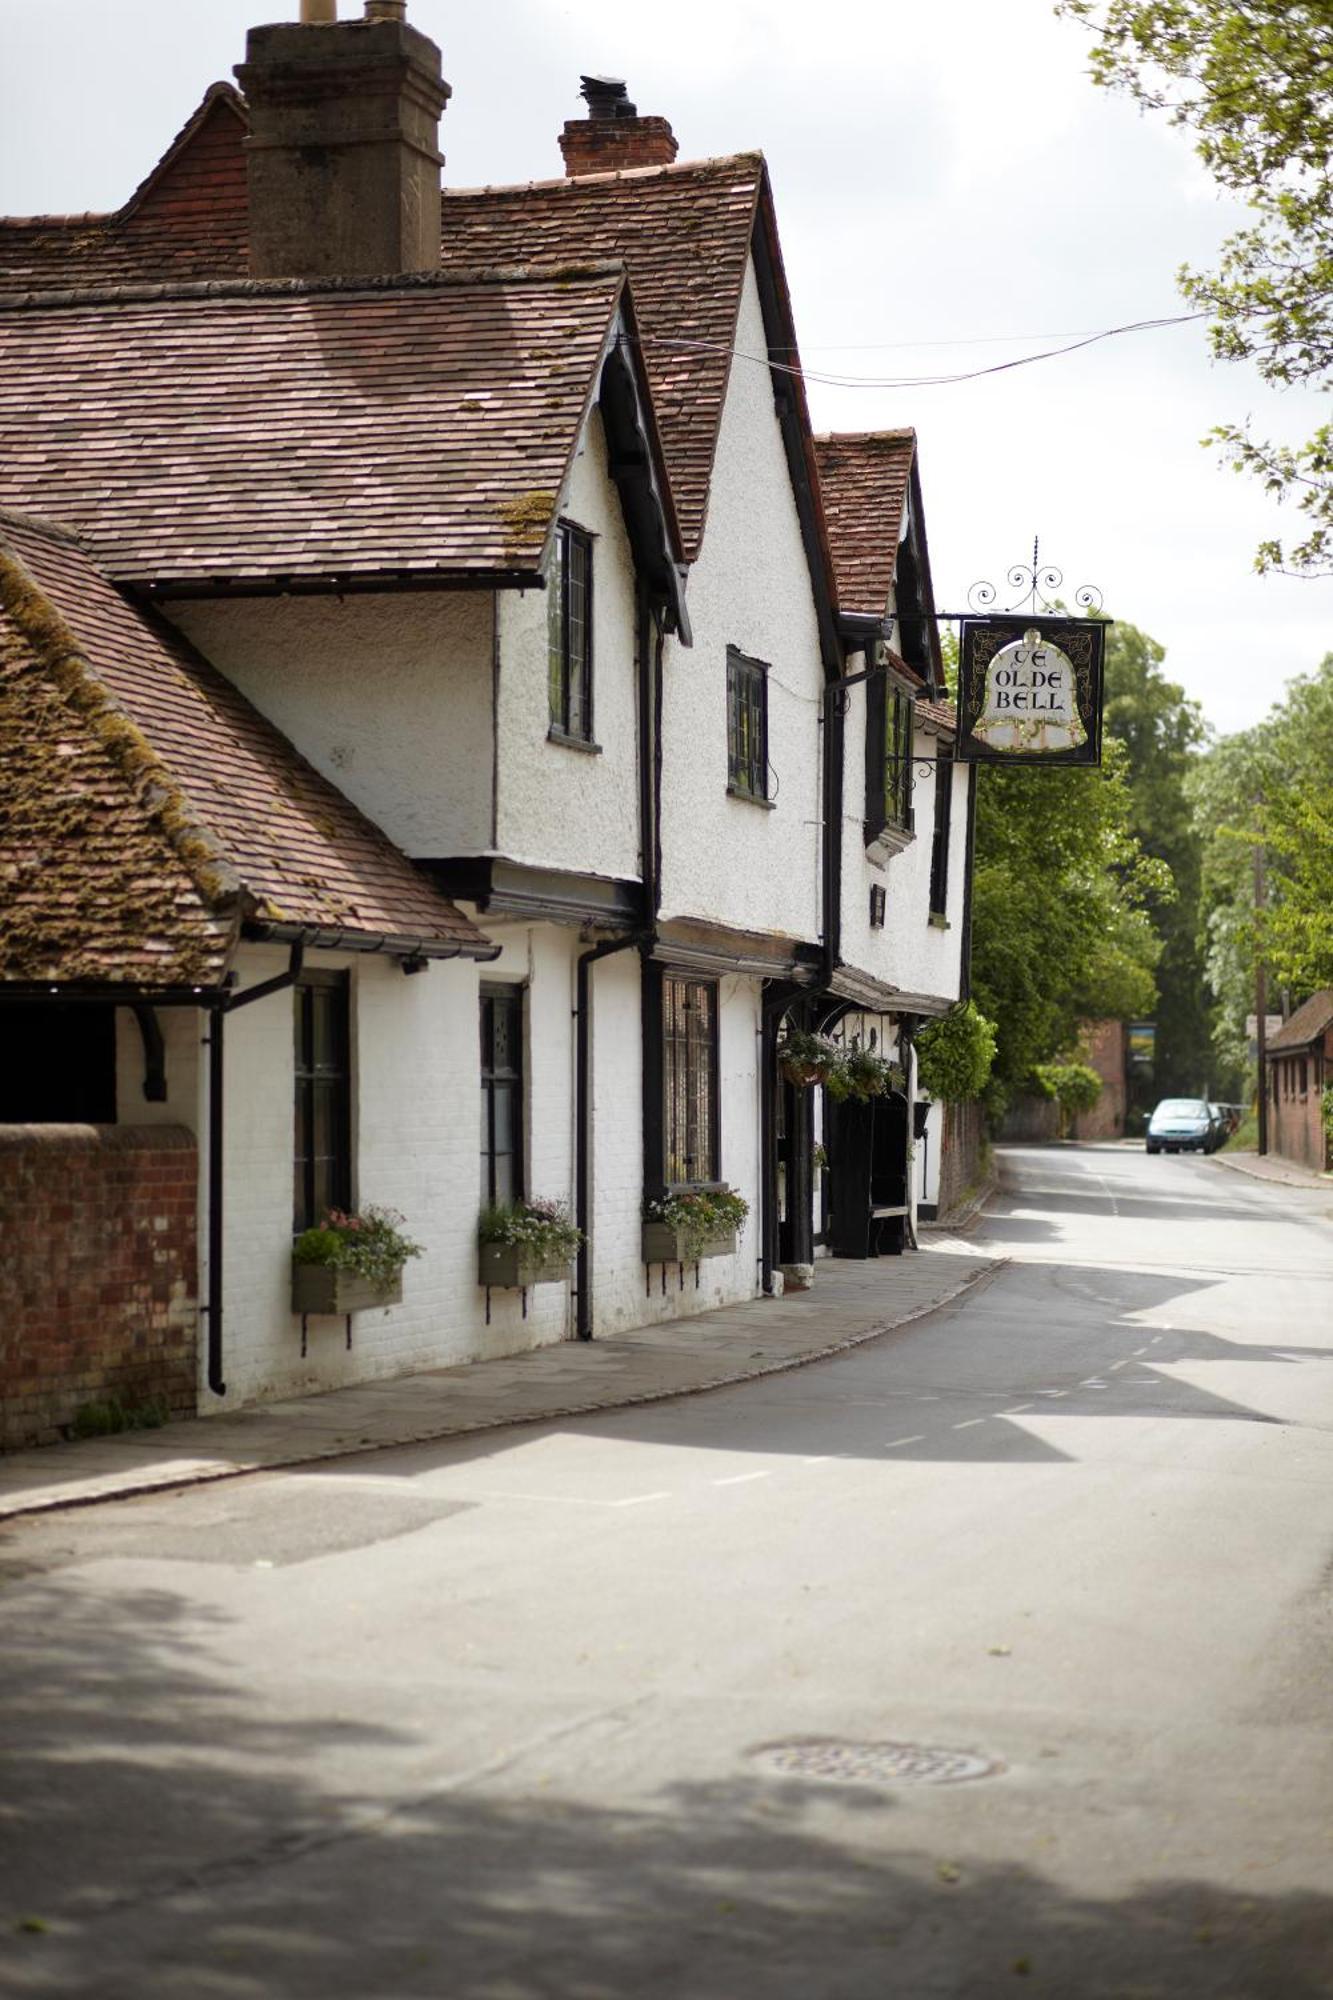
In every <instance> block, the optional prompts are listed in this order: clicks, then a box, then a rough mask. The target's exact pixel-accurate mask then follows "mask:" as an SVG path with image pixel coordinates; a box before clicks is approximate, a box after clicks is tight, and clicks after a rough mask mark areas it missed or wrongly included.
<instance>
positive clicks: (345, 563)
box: [0, 265, 624, 587]
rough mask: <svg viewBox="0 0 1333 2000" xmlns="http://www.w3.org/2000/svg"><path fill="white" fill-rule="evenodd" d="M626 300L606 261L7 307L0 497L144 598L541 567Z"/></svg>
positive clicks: (520, 573) (0, 395) (1, 335)
mask: <svg viewBox="0 0 1333 2000" xmlns="http://www.w3.org/2000/svg"><path fill="white" fill-rule="evenodd" d="M623 286H624V274H623V272H622V271H621V270H620V269H619V268H618V267H607V266H604V265H603V266H598V267H595V268H592V269H590V268H589V267H587V266H584V267H582V268H578V269H564V270H560V271H551V270H544V271H542V272H540V273H534V272H531V271H526V272H522V273H503V274H499V275H494V276H492V275H491V274H484V275H478V274H471V275H469V276H466V277H464V276H461V275H460V276H458V277H455V278H449V279H444V280H441V279H433V280H425V281H423V280H419V279H409V280H399V281H394V282H391V283H374V282H372V283H370V284H364V283H357V284H347V283H343V284H333V285H318V286H313V285H299V284H276V285H275V284H267V283H265V284H257V283H246V284H238V285H229V284H223V285H214V284H205V285H196V286H188V287H183V288H180V289H177V290H172V289H170V288H165V287H144V288H129V289H127V290H123V291H116V292H112V293H104V294H91V295H78V294H76V295H73V296H61V297H57V298H52V297H46V298H43V299H41V300H37V301H32V302H14V301H9V302H0V462H2V463H3V465H4V478H5V493H4V498H5V499H6V501H7V502H10V503H12V504H15V505H18V506H20V507H28V508H34V509H35V508H40V509H41V510H42V511H44V512H47V513H54V514H56V515H58V516H59V517H61V518H64V519H68V520H69V521H71V522H72V523H73V524H74V525H76V526H77V527H79V528H80V530H81V531H82V532H84V533H85V534H86V535H87V536H88V538H89V539H90V542H91V543H92V545H93V547H94V549H95V550H96V553H97V555H98V557H99V559H100V560H101V561H102V562H103V564H104V566H105V567H106V568H107V569H108V571H109V572H110V573H111V574H112V575H114V576H116V577H117V578H118V579H120V580H122V581H125V582H134V583H136V584H139V585H145V586H151V585H162V586H175V587H181V586H183V585H189V584H197V585H199V586H202V587H211V586H212V585H214V584H222V585H225V584H228V583H230V584H232V585H236V584H238V583H241V582H245V581H256V582H262V581H264V580H273V579H287V578H291V579H293V580H298V581H299V580H300V579H303V578H307V579H313V578H323V577H329V576H340V577H345V578H347V579H349V580H352V581H355V580H356V579H358V578H363V577H370V576H378V575H382V574H383V573H385V572H386V571H387V572H391V573H393V574H394V575H395V576H399V577H412V576H420V577H422V578H430V579H435V578H440V577H443V576H449V577H466V576H468V575H474V576H477V577H479V578H480V577H485V576H508V577H526V576H530V575H533V574H535V573H536V572H537V570H538V569H539V567H540V563H541V557H542V551H543V547H544V544H545V542H546V539H547V536H548V533H549V530H550V527H551V523H552V519H553V517H554V512H555V506H556V498H557V494H558V492H559V489H560V486H561V483H562V481H563V477H564V473H565V469H566V466H567V464H568V461H569V457H570V454H571V452H572V450H573V447H574V442H575V440H576V438H577V435H578V430H579V427H580V425H581V422H582V419H583V416H584V414H585V412H586V409H587V405H588V399H589V396H590V394H591V388H592V384H593V381H594V379H595V371H596V367H597V363H598V361H599V360H600V358H601V355H602V352H603V350H604V346H605V342H606V338H607V334H608V330H609V328H610V326H611V324H612V321H613V318H614V315H615V313H616V311H617V309H618V306H619V302H620V297H621V293H622V290H623ZM433 439H434V440H438V443H437V444H436V446H435V448H434V449H432V448H431V441H432V440H433Z"/></svg>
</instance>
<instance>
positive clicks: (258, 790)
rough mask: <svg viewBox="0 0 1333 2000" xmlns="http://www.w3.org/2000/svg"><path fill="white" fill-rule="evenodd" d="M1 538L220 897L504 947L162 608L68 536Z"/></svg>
mask: <svg viewBox="0 0 1333 2000" xmlns="http://www.w3.org/2000/svg"><path fill="white" fill-rule="evenodd" d="M0 537H2V538H3V540H4V541H5V542H7V543H8V544H9V546H10V547H11V548H12V549H14V550H15V552H16V553H17V554H18V555H19V556H20V557H21V559H22V561H23V563H24V566H25V569H26V571H27V573H28V574H29V575H30V576H31V577H32V579H33V581H34V583H35V585H36V587H37V588H38V589H39V590H40V591H41V592H42V593H43V594H44V596H45V597H46V598H47V599H48V600H49V601H53V602H54V603H55V604H56V605H58V607H59V611H60V614H61V616H62V618H63V620H64V622H65V625H66V626H67V628H68V629H69V631H70V632H71V633H72V635H73V637H74V639H75V641H76V643H77V646H78V648H79V653H80V657H81V661H82V662H84V663H86V667H85V671H86V672H87V673H88V674H89V676H90V677H91V678H93V679H95V682H96V684H97V687H98V689H99V691H100V693H101V696H102V698H103V699H104V700H105V701H106V703H107V704H108V706H113V707H114V708H115V709H116V710H117V711H118V712H119V713H120V714H121V715H122V716H124V717H125V718H126V719H127V721H128V723H129V724H130V725H131V726H132V728H133V729H134V730H135V731H136V732H137V733H139V734H140V735H141V738H142V740H143V741H144V744H145V746H146V748H147V750H148V752H149V754H150V755H151V757H152V758H153V760H154V763H155V765H156V767H157V768H158V769H159V770H160V772H161V774H162V776H161V779H160V781H159V788H160V789H164V790H169V791H170V794H171V795H172V796H173V797H175V798H176V799H177V800H178V801H179V806H178V812H179V816H180V820H181V823H182V824H185V823H188V825H189V827H190V828H191V830H192V844H191V846H190V847H189V849H188V858H189V859H190V860H191V863H192V865H193V866H194V868H195V872H196V877H197V879H198V881H199V883H200V886H201V892H202V893H203V894H204V895H205V897H206V898H209V899H211V898H214V897H216V896H217V895H219V894H223V895H225V894H228V893H230V895H231V898H232V900H236V893H237V891H239V892H240V901H241V902H242V903H243V905H244V914H245V915H246V916H247V917H259V918H261V919H264V920H267V921H268V922H270V923H273V924H281V925H284V926H296V927H299V928H303V929H306V930H308V931H311V932H319V933H321V934H326V935H327V934H334V933H341V934H343V935H345V936H346V937H347V938H348V939H349V942H350V941H355V940H356V939H358V938H361V939H366V940H369V941H372V942H374V941H378V940H380V939H383V938H386V937H389V938H395V939H398V938H404V939H408V940H410V941H412V942H414V943H417V944H419V945H420V946H421V947H422V948H423V949H427V950H431V949H433V950H436V951H440V952H443V953H446V954H449V953H453V952H457V953H460V954H463V955H466V956H471V957H483V958H484V957H490V956H493V947H492V946H491V945H490V944H489V943H488V941H487V940H486V938H485V937H484V936H483V935H482V933H481V932H480V931H478V930H477V929H476V927H475V925H473V924H471V923H470V922H469V921H468V920H467V918H465V917H464V916H463V914H462V912H461V911H460V910H458V909H457V908H456V906H455V905H454V904H452V903H451V902H449V901H448V900H447V898H445V897H443V896H441V895H440V894H439V893H438V891H436V890H435V889H434V888H433V887H432V885H431V884H430V883H429V882H428V881H427V880H426V879H425V878H424V877H423V876H422V875H421V874H420V873H419V872H418V871H417V870H416V869H415V868H414V867H413V865H412V863H411V862H410V861H408V860H407V858H406V857H405V856H404V855H403V854H401V853H400V852H399V850H398V849H397V848H396V847H394V846H393V844H392V842H390V841H389V839H388V838H387V836H386V835H385V834H384V833H383V832H382V831H381V830H380V829H379V828H378V827H376V826H374V825H373V824H372V823H371V822H370V821H369V820H367V819H366V818H365V817H364V816H363V815H362V814H361V813H360V812H358V811H357V809H356V808H355V807H354V806H353V805H352V804H351V803H350V801H349V800H347V799H346V798H344V797H343V795H342V794H341V793H340V792H339V791H337V790H336V788H335V787H334V786H333V785H331V784H329V783H328V781H327V780H326V779H324V778H322V777H321V776H320V775H319V774H318V773H317V772H316V771H315V770H313V769H312V767H311V766H310V765H308V764H307V763H306V762H305V760H304V759H303V758H302V757H301V756H300V754H299V752H297V751H296V750H295V749H294V748H293V746H292V745H291V744H290V743H289V742H288V741H287V739H286V738H285V737H283V736H282V735H281V734H280V733H279V731H278V730H277V729H275V728H274V726H273V725H272V724H271V723H270V722H268V720H267V719H266V718H265V717H263V716H261V715H260V714H259V712H258V711H257V710H256V709H254V708H253V707H252V706H251V705H250V703H249V702H248V701H246V699H245V697H244V696H243V695H242V694H241V693H240V692H239V690H238V689H236V688H235V687H233V686H232V684H231V683H230V682H229V681H227V680H226V679H225V678H224V677H223V676H222V675H221V674H219V673H218V672H217V671H216V670H215V669H214V668H212V667H211V666H209V664H208V663H207V662H206V661H205V660H203V659H202V658H201V657H200V655H198V654H197V653H196V652H194V650H193V649H192V648H191V647H189V646H188V645H187V643H186V642H185V641H184V640H183V639H182V638H181V637H180V635H179V634H178V633H176V632H175V631H174V629H173V628H172V627H170V626H169V625H167V624H166V622H165V621H164V620H161V619H160V618H158V617H157V616H156V614H154V613H151V612H144V611H142V610H140V609H138V608H136V607H135V606H134V605H132V604H131V603H129V602H128V600H127V599H126V598H124V597H123V596H122V595H121V594H120V592H118V591H117V590H115V589H114V588H113V586H112V585H111V584H110V583H108V582H107V580H106V579H105V578H104V577H103V576H101V575H100V573H99V572H98V570H97V569H96V568H95V566H94V565H93V564H92V563H91V562H90V561H89V559H88V558H87V556H86V555H85V554H84V553H83V552H82V551H81V550H80V549H79V548H78V547H77V545H76V544H75V543H74V542H73V541H72V540H70V539H69V538H67V537H63V536H60V535H58V534H53V533H51V532H50V531H49V529H45V528H41V527H38V526H36V525H35V524H31V523H17V522H15V521H14V520H13V519H12V518H11V519H10V520H9V521H8V522H7V523H6V521H5V519H4V517H3V516H0Z"/></svg>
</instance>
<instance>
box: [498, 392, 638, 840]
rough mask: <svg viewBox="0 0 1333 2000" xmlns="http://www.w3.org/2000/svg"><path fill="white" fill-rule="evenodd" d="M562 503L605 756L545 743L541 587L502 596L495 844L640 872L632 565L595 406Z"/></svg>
mask: <svg viewBox="0 0 1333 2000" xmlns="http://www.w3.org/2000/svg"><path fill="white" fill-rule="evenodd" d="M560 511H561V514H562V516H563V518H564V519H566V520H569V521H573V522H574V523H576V524H577V526H579V527H581V528H586V529H587V530H588V531H589V532H590V534H591V535H592V536H593V537H594V540H593V552H592V567H593V689H592V713H593V733H594V737H595V740H596V742H597V744H598V745H599V748H600V754H591V753H589V752H588V751H585V750H580V749H577V748H575V747H574V746H572V745H570V744H567V743H558V742H552V741H550V740H548V736H547V731H548V728H549V726H550V695H549V691H548V682H547V605H548V599H547V594H546V592H545V591H544V590H528V591H522V592H519V591H505V592H503V593H501V595H500V597H499V598H498V604H499V617H500V694H499V717H500V750H501V754H500V765H499V796H498V805H497V820H496V824H497V837H496V847H497V848H498V850H499V852H500V853H501V854H504V855H506V856H508V857H509V859H511V860H514V861H525V862H531V863H533V864H535V865H536V866H538V867H542V868H565V869H571V870H574V871H577V872H578V873H580V874H593V875H611V876H618V877H621V878H623V879H637V877H638V874H639V790H638V689H637V684H636V671H635V657H634V653H635V632H634V624H635V618H634V561H633V556H632V553H631V550H630V545H629V539H628V537H627V535H626V533H625V523H624V516H623V515H622V513H621V508H620V499H619V495H618V494H617V492H616V490H615V487H614V486H613V484H612V483H611V479H610V475H609V474H608V472H607V469H606V441H605V435H604V432H603V428H602V419H601V415H600V413H599V412H598V411H597V410H596V409H595V408H594V410H593V411H592V413H591V415H590V416H589V419H588V422H587V425H586V426H585V430H584V435H583V438H582V440H581V443H580V447H579V452H578V456H577V457H576V458H575V460H574V463H573V466H572V467H571V470H570V476H569V480H568V483H567V485H566V488H565V492H564V494H563V495H562V497H561V508H560Z"/></svg>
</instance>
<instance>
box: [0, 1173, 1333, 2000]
mask: <svg viewBox="0 0 1333 2000" xmlns="http://www.w3.org/2000/svg"><path fill="white" fill-rule="evenodd" d="M1004 1173H1005V1190H1004V1193H1003V1195H1002V1197H1001V1199H1000V1200H999V1201H998V1202H997V1203H996V1204H995V1205H994V1207H993V1208H992V1211H991V1212H990V1214H989V1216H988V1218H987V1219H986V1221H985V1223H984V1225H983V1226H982V1229H981V1231H980V1232H979V1240H981V1241H983V1242H985V1243H986V1244H988V1245H989V1246H991V1247H993V1248H995V1249H997V1250H999V1251H1003V1252H1004V1253H1006V1254H1007V1255H1009V1256H1010V1258H1011V1259H1012V1262H1011V1263H1010V1264H1009V1265H1008V1266H1006V1267H1005V1268H1004V1269H1003V1270H1002V1271H1001V1272H1000V1273H999V1274H998V1275H997V1276H996V1277H995V1278H994V1279H992V1280H990V1281H989V1282H987V1283H986V1284H984V1285H982V1286H980V1287H979V1288H977V1290H975V1291H974V1292H973V1293H972V1294H971V1295H969V1297H968V1299H967V1300H966V1301H965V1302H964V1303H961V1304H960V1305H958V1306H956V1307H952V1308H945V1309H944V1310H942V1311H941V1312H939V1313H937V1314H935V1315H933V1316H931V1317H930V1318H928V1319H925V1320H922V1321H919V1322H917V1323H915V1324H913V1325H911V1326H908V1327H905V1328H902V1329H900V1330H899V1331H898V1332H896V1333H893V1334H890V1335H887V1336H885V1337H884V1338H883V1339H882V1340H880V1341H876V1342H873V1343H871V1344H870V1345H868V1346H867V1347H863V1348H860V1349H858V1350H856V1351H855V1352H853V1353H851V1354H849V1355H847V1356H845V1357H843V1358H841V1359H838V1360H835V1361H830V1362H824V1363H820V1364H817V1365H815V1366H812V1367H810V1368H807V1369H803V1370H799V1371H797V1372H795V1373H793V1374H788V1375H782V1376H776V1377H771V1378H768V1379H766V1380H763V1381H760V1382H756V1383H752V1384H748V1385H745V1386H742V1387H739V1388H735V1389H730V1390H724V1391H720V1392H715V1393H713V1394H709V1395H704V1396H699V1397H694V1398H690V1399H688V1400H684V1401H681V1402H677V1403H672V1404H665V1405H658V1406H655V1407H651V1408H646V1409H638V1410H628V1411H623V1412H619V1413H614V1414H611V1415H606V1416H601V1417H594V1418H588V1419H584V1420H579V1421H576V1422H573V1423H563V1424H560V1425H553V1426H551V1427H549V1428H547V1429H524V1430H519V1431H513V1432H498V1433H490V1434H487V1435H485V1436H483V1437H479V1438H474V1439H472V1440H470V1441H466V1440H464V1441H459V1442H456V1443H453V1444H441V1445H437V1446H432V1447H413V1448H411V1449H408V1450H396V1451H390V1452H384V1453H382V1454H379V1455H377V1456H371V1457H358V1458H356V1459H353V1460H348V1461H346V1462H343V1463H339V1464H332V1465H321V1466H319V1467H316V1468H311V1469H309V1470H307V1471H303V1472H298V1473H273V1474H263V1475H258V1476H255V1477H253V1478H248V1479H242V1480H237V1481H232V1482H228V1483H227V1484H225V1485H223V1486H215V1487H211V1488H203V1489H195V1490H192V1491H188V1492H184V1493H177V1494H172V1495H169V1496H158V1497H152V1498H148V1499H143V1500H138V1501H127V1502H122V1503H119V1504H111V1505H106V1506H102V1507H97V1508H92V1509H87V1510H82V1511H79V1512H72V1513H65V1514H61V1515H56V1516H47V1517H35V1518H33V1519H31V1520H28V1521H20V1522H18V1523H16V1524H15V1525H14V1527H13V1528H12V1529H10V1530H9V1531H8V1532H7V1533H5V1534H4V1535H3V1537H0V1689H3V1695H2V1696H0V1700H2V1702H3V1710H4V1744H3V1748H4V1770H3V1776H2V1777H0V1992H4V1993H6V1994H8V1993H14V1994H23V1995H28V1994H40V1995H60V1996H62V2000H64V1996H71V2000H72V1996H83V1995H89V1996H92V1995H96V1996H98V2000H201V1997H202V1996H207V2000H214V1996H216V2000H288V1996H301V2000H304V1997H305V1996H312V2000H315V1996H318V2000H344V1996H346V2000H427V1996H429V2000H537V1997H538V1996H541V2000H546V1996H550V2000H621V1996H626V1995H629V1996H634V2000H640V1996H642V2000H667V1997H668V1996H670V2000H678V1996H679V1997H680V2000H684V1996H688V2000H748V1996H750V1995H755V1996H762V2000H770V1996H771V2000H797V1996H800V2000H811V1996H814V2000H825V1996H830V2000H844V1996H845V2000H863V1996H864V2000H871V1997H872V1996H873V2000H897V1996H903V2000H918V1996H923V1997H924V1996H934V1995H956V1996H966V2000H978V1997H979V2000H988V1996H990V1995H992V1994H997V1995H998V1994H1010V1993H1012V1994H1023V1993H1028V1992H1030V1993H1033V1994H1045V1995H1069V1996H1079V1997H1080V2000H1082V1996H1094V1997H1095V2000H1150V1996H1162V2000H1166V1996H1171V2000H1181V1996H1186V2000H1193V1996H1208V1997H1209V2000H1211V1996H1223V1995H1226V1996H1237V2000H1241V1997H1242V1996H1243V2000H1256V1996H1258V1997H1259V2000H1268V1996H1272V2000H1309V1996H1315V1995H1333V1753H1331V1751H1330V1744H1331V1742H1333V1737H1331V1735H1330V1723H1333V1679H1331V1678H1330V1674H1331V1669H1333V1566H1331V1564H1330V1558H1331V1556H1333V1215H1331V1211H1333V1198H1331V1197H1330V1196H1329V1195H1326V1194H1323V1193H1309V1194H1307V1193H1304V1192H1301V1191H1296V1190H1291V1189H1287V1188H1276V1187H1271V1186H1268V1185H1265V1184H1259V1183H1256V1182H1253V1181H1251V1180H1247V1179H1245V1178H1243V1177H1242V1176H1240V1175H1238V1174H1234V1173H1229V1172H1227V1171H1226V1170H1225V1169H1224V1168H1223V1167H1221V1166H1219V1165H1216V1164H1214V1163H1212V1162H1210V1161H1204V1160H1198V1159H1192V1158H1174V1157H1172V1158H1165V1157H1163V1158H1156V1159H1151V1160H1150V1159H1148V1158H1146V1157H1145V1156H1144V1155H1143V1153H1142V1152H1139V1151H1133V1150H1129V1149H1126V1148H1116V1147H1086V1148H1079V1149H1073V1148H1052V1149H1048V1150H1044V1151H1043V1150H1031V1151H1026V1150H1018V1151H1012V1152H1010V1153H1008V1154H1007V1155H1006V1156H1005V1160H1004ZM884 1278H885V1283H886V1285H889V1284H892V1282H893V1267H892V1265H886V1267H885V1273H884Z"/></svg>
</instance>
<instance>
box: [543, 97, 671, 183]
mask: <svg viewBox="0 0 1333 2000" xmlns="http://www.w3.org/2000/svg"><path fill="white" fill-rule="evenodd" d="M579 81H580V84H581V86H582V88H581V93H580V94H581V95H582V96H583V98H584V99H585V100H586V102H587V106H588V115H587V117H586V118H571V119H570V120H569V121H568V123H567V124H566V126H565V129H564V131H563V132H562V133H561V134H560V150H561V152H562V153H563V154H564V156H565V173H566V174H567V175H568V176H569V177H570V178H573V176H574V175H576V174H610V173H615V172H617V171H618V170H619V169H620V168H622V167H669V166H670V165H671V162H672V161H673V160H674V159H675V157H676V154H677V153H678V152H679V150H680V148H679V147H678V145H677V143H676V139H675V136H674V134H673V133H672V130H671V127H670V125H669V124H668V123H667V121H666V119H665V118H640V116H639V112H638V107H637V105H634V104H631V103H630V100H629V97H628V96H627V94H626V90H625V85H624V83H623V82H622V80H621V79H620V78H619V77H618V76H585V77H581V78H580V79H579Z"/></svg>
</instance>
